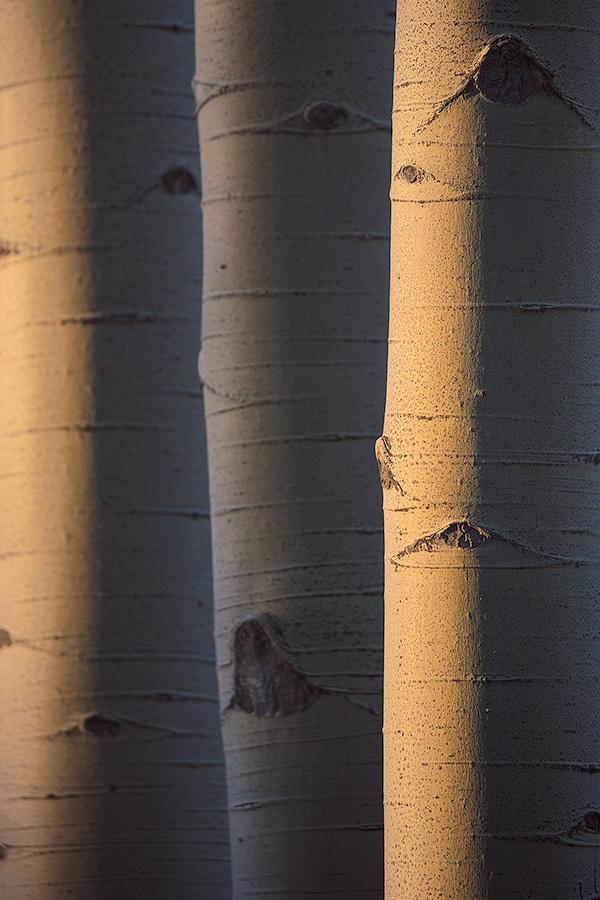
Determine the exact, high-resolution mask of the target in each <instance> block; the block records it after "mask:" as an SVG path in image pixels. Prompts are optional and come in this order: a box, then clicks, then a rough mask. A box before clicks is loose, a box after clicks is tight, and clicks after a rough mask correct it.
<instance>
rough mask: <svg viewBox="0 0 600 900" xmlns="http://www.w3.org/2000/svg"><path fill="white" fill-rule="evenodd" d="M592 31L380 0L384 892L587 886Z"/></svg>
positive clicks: (511, 7)
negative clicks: (385, 18)
mask: <svg viewBox="0 0 600 900" xmlns="http://www.w3.org/2000/svg"><path fill="white" fill-rule="evenodd" d="M599 34H600V12H599V9H598V5H597V4H592V3H586V2H576V3H574V4H572V5H568V6H567V5H565V4H564V3H560V2H544V3H543V4H542V3H536V2H526V3H517V2H516V0H510V2H508V3H502V4H500V3H497V2H492V3H485V4H484V3H482V2H480V0H465V2H460V3H459V2H450V3H448V2H445V0H444V2H442V0H439V2H438V0H430V2H424V3H408V2H404V3H401V4H400V9H399V18H398V23H397V45H396V51H397V58H396V75H395V96H394V134H393V166H392V179H393V180H392V201H393V204H392V206H393V211H392V272H391V285H392V288H391V319H390V359H389V377H388V395H387V396H388V399H387V405H386V417H385V428H384V434H385V439H384V440H383V441H381V442H380V444H379V454H380V457H381V461H382V474H383V478H382V481H383V483H384V495H385V508H386V511H385V521H386V566H387V575H386V677H385V683H386V686H385V701H384V702H385V710H386V712H385V721H386V724H385V798H386V847H387V870H386V871H387V876H386V898H387V900H399V898H407V897H410V898H411V900H425V898H427V900H434V898H435V900H457V898H459V897H460V898H461V900H483V898H490V900H525V898H530V900H592V898H594V900H595V898H597V897H598V896H599V895H600V887H599V884H600V882H599V876H598V874H597V857H598V850H599V847H600V838H599V832H600V781H599V779H600V740H599V735H600V727H599V726H600V722H599V706H598V700H599V696H598V674H599V671H600V651H599V643H598V630H599V625H600V617H599V613H598V585H599V581H600V579H599V571H598V536H599V532H598V527H599V524H600V523H599V520H598V507H599V500H600V497H599V481H600V470H599V469H598V466H597V462H598V451H599V449H600V446H599V444H600V428H599V426H600V406H599V404H598V388H599V384H600V380H599V372H600V320H599V314H598V308H599V307H598V296H597V295H598V263H599V254H598V238H597V236H598V233H599V229H600V221H599V218H600V212H599V210H600V206H599V203H598V200H599V196H598V190H599V188H600V168H599V162H598V159H599V157H598V153H599V149H600V143H599V142H600V134H599V132H600V124H599V115H598V110H599V109H600V72H599V69H598V59H599V52H598V51H599V49H600V46H599V40H598V35H599Z"/></svg>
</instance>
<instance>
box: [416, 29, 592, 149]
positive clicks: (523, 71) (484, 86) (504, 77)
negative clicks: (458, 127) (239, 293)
mask: <svg viewBox="0 0 600 900" xmlns="http://www.w3.org/2000/svg"><path fill="white" fill-rule="evenodd" d="M540 91H544V92H545V93H546V94H549V95H550V96H552V97H557V98H558V99H559V100H562V102H563V103H566V104H567V106H568V107H569V109H571V110H572V111H573V112H574V113H576V115H577V116H579V118H580V119H581V121H582V122H585V124H586V125H589V127H590V128H594V126H593V125H592V123H591V122H589V121H588V120H587V119H586V118H585V116H584V115H583V113H582V112H581V111H580V110H579V108H578V107H577V105H576V104H575V102H574V101H573V100H571V99H570V98H569V97H567V96H566V94H564V93H563V92H562V91H561V89H560V88H559V87H558V86H557V85H556V84H555V83H554V73H553V72H552V70H551V69H550V68H549V67H548V66H547V65H546V64H545V63H543V62H542V61H541V59H540V58H539V57H538V56H536V54H535V52H534V51H533V50H532V48H531V47H530V46H529V44H527V43H526V42H525V41H524V40H522V38H520V37H517V36H516V35H514V34H498V35H496V36H495V37H493V38H492V39H491V40H490V41H489V42H488V43H487V44H486V45H485V47H484V48H483V50H482V51H481V53H480V54H479V56H478V57H477V59H476V61H475V64H474V65H473V68H472V69H471V71H470V72H469V73H468V75H467V77H466V78H465V79H464V81H463V82H462V84H461V85H460V87H459V88H458V90H456V91H455V92H454V93H453V94H451V96H450V97H446V99H445V100H443V101H442V102H441V103H440V105H439V106H438V108H437V109H436V111H435V112H434V113H433V115H432V116H430V117H429V119H427V121H426V122H423V124H422V125H420V126H419V128H418V129H417V131H421V129H423V128H425V127H426V126H427V125H431V123H432V122H433V121H435V119H437V117H438V116H439V115H440V113H442V112H443V111H444V110H445V109H447V108H448V106H450V104H451V103H454V101H455V100H458V99H459V97H473V96H475V95H476V94H480V95H481V96H482V97H483V98H484V100H487V101H488V102H489V103H501V104H503V105H505V106H520V105H521V104H522V103H525V101H526V100H529V99H530V97H533V96H535V94H539V93H540ZM594 130H595V129H594Z"/></svg>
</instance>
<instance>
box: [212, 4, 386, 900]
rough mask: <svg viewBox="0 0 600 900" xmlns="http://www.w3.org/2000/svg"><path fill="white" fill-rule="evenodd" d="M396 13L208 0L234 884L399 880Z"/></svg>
mask: <svg viewBox="0 0 600 900" xmlns="http://www.w3.org/2000/svg"><path fill="white" fill-rule="evenodd" d="M393 26H394V10H393V7H392V5H391V4H390V3H389V2H387V0H385V2H383V0H377V2H375V3H374V2H371V0H368V2H367V0H353V2H348V0H335V2H330V3H326V4H323V3H318V2H314V0H308V2H303V3H287V2H286V3H282V2H277V0H242V2H240V0H224V2H223V0H220V2H215V0H199V2H198V3H197V29H198V38H197V67H198V68H197V76H196V99H197V107H198V116H199V130H200V138H201V156H202V179H203V216H204V234H205V281H204V301H203V341H202V353H201V360H200V375H201V380H202V382H203V385H204V393H205V404H206V412H207V432H208V441H209V472H210V491H211V516H212V528H213V553H214V579H215V607H216V609H215V616H216V640H217V658H218V671H219V678H220V695H221V705H222V711H223V734H224V744H225V755H226V766H227V782H228V791H229V814H230V825H231V842H232V864H233V883H234V897H235V898H236V900H241V898H244V900H245V898H259V897H260V898H263V897H269V898H272V900H291V898H300V897H302V898H304V897H306V896H311V897H315V898H319V897H322V898H325V897H330V896H336V897H337V896H343V897H344V898H346V900H359V898H360V900H367V898H371V897H378V896H381V892H382V876H381V869H382V854H383V851H382V812H381V760H380V754H381V736H380V729H381V718H380V692H381V667H382V638H381V633H382V603H381V601H382V584H381V580H382V575H381V563H382V534H381V528H382V525H381V512H380V510H378V506H379V501H378V494H379V491H378V486H377V475H376V471H374V464H373V455H372V444H373V439H374V436H376V435H377V433H378V429H379V427H380V423H381V419H382V413H383V402H382V400H383V392H384V386H385V353H386V341H385V335H386V322H387V297H386V292H387V285H388V255H389V214H388V210H389V205H388V204H389V200H388V187H389V186H388V181H389V177H388V175H386V168H388V166H389V144H390V134H389V109H390V91H389V86H388V85H387V83H386V79H387V78H388V77H389V78H390V79H391V72H392V54H393ZM388 172H389V169H388Z"/></svg>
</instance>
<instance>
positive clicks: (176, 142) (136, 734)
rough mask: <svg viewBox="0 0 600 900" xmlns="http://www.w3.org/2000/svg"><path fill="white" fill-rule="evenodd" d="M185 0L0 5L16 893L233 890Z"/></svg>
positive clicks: (4, 577) (1, 585)
mask: <svg viewBox="0 0 600 900" xmlns="http://www.w3.org/2000/svg"><path fill="white" fill-rule="evenodd" d="M191 18H192V9H191V6H190V4H189V3H188V2H184V0H176V2H166V0H165V2H158V0H156V2H153V3H150V4H149V3H147V2H142V0H126V2H120V0H119V2H117V0H110V2H102V3H93V2H91V3H82V2H76V0H13V2H11V0H6V2H4V3H2V4H1V6H0V33H1V34H2V55H1V56H0V109H1V138H0V160H1V165H0V173H1V177H0V254H1V256H0V291H1V317H0V334H1V335H2V357H1V364H0V379H1V396H2V405H1V412H0V417H1V426H2V437H1V442H2V443H1V452H0V458H1V480H0V484H1V487H2V499H1V503H0V533H1V541H0V548H1V550H0V596H1V598H2V599H1V603H2V606H1V619H0V629H1V630H0V644H1V645H2V646H1V648H0V704H1V716H0V729H1V735H0V764H1V768H2V786H1V791H0V794H1V799H0V805H1V812H0V841H1V842H2V844H3V846H4V850H3V854H2V855H3V859H2V861H1V862H0V872H1V875H0V878H1V882H0V883H1V888H0V894H1V896H2V900H64V898H66V897H70V896H73V897H78V898H82V900H117V898H118V900H134V898H152V900H173V898H177V900H183V898H188V897H190V898H199V897H200V896H202V897H206V898H207V900H208V898H210V900H212V898H218V900H225V898H227V897H228V896H229V890H228V887H227V877H228V876H227V843H226V817H225V800H224V790H223V797H222V796H221V793H222V791H221V784H223V787H224V779H221V761H220V750H219V746H220V743H219V739H218V737H217V733H218V715H217V703H216V679H215V684H214V690H213V675H212V672H213V663H212V651H211V643H212V641H211V622H210V578H209V571H210V557H209V549H208V547H209V532H208V519H207V510H206V506H207V499H206V494H207V491H206V484H205V476H204V474H203V466H204V458H203V449H202V444H203V432H202V423H201V399H200V397H199V391H198V388H197V385H196V377H195V355H196V349H195V348H196V345H197V341H198V334H199V314H200V275H201V268H200V266H201V257H200V252H201V248H200V241H201V235H200V219H199V216H200V214H199V210H198V203H199V197H198V190H197V182H198V178H199V173H197V150H196V133H195V124H194V116H193V101H192V98H191V96H190V93H189V82H190V79H191V77H192V74H193V33H192V32H193V28H192V24H191Z"/></svg>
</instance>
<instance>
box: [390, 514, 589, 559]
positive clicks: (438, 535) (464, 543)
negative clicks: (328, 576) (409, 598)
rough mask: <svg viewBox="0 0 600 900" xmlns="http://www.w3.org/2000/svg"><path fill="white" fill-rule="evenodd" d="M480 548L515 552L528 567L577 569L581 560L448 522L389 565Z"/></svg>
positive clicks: (398, 554) (476, 527) (480, 527)
mask: <svg viewBox="0 0 600 900" xmlns="http://www.w3.org/2000/svg"><path fill="white" fill-rule="evenodd" d="M483 544H493V545H494V546H496V547H500V546H501V545H504V546H505V547H512V548H514V549H515V550H517V551H518V554H519V556H520V558H521V561H522V562H526V561H527V560H528V561H529V562H528V563H526V564H528V565H540V564H544V565H557V564H558V565H578V564H581V562H582V560H576V559H572V558H568V557H562V556H555V555H553V554H550V553H543V552H541V551H539V550H534V549H533V548H531V547H526V546H525V545H524V544H521V543H519V541H514V540H512V539H511V538H507V537H503V536H502V535H501V534H497V532H494V531H491V530H490V529H485V528H483V527H482V526H481V525H475V524H474V523H473V522H468V521H463V522H452V523H451V524H450V525H446V527H445V528H443V529H441V530H440V531H436V532H434V533H433V534H427V535H425V536H424V537H422V538H419V539H418V540H416V541H415V542H414V543H413V544H410V545H409V546H408V547H405V548H404V550H399V551H398V553H397V554H396V556H394V557H393V558H392V559H391V562H392V564H393V565H395V566H400V565H402V563H401V562H400V560H401V559H402V558H403V557H405V556H409V555H410V554H412V553H418V552H420V551H422V550H424V551H427V552H429V553H431V552H434V551H438V552H439V551H442V552H444V551H446V550H456V549H458V550H476V549H477V548H479V547H481V546H482V545H483Z"/></svg>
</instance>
